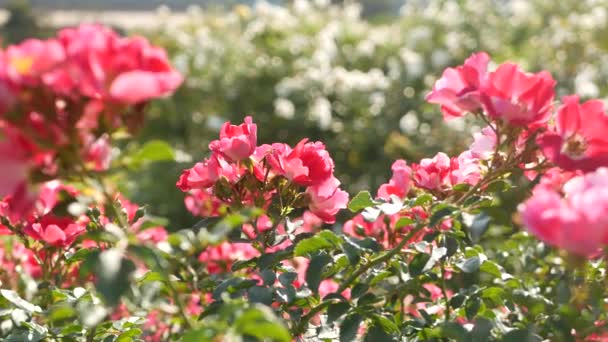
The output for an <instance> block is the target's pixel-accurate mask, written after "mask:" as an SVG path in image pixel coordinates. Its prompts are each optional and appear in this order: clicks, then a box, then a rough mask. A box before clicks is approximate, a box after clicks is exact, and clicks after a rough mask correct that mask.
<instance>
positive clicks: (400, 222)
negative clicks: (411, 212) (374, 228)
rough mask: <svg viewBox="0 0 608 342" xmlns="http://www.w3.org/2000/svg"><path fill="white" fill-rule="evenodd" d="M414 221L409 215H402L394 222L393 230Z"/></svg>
mask: <svg viewBox="0 0 608 342" xmlns="http://www.w3.org/2000/svg"><path fill="white" fill-rule="evenodd" d="M414 223H415V221H414V220H413V219H411V218H409V217H402V218H400V219H399V220H397V223H395V230H399V229H401V228H403V227H406V226H409V225H412V224H414Z"/></svg>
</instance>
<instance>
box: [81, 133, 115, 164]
mask: <svg viewBox="0 0 608 342" xmlns="http://www.w3.org/2000/svg"><path fill="white" fill-rule="evenodd" d="M93 139H94V138H93V137H90V138H89V139H88V140H90V141H91V142H90V143H89V144H88V146H87V147H86V149H85V151H84V153H85V155H84V161H85V162H88V163H91V164H93V165H94V167H93V169H94V170H95V171H104V170H107V169H109V168H110V162H111V161H112V146H111V145H110V138H109V137H108V135H107V134H104V135H103V136H101V137H99V138H97V139H95V140H93Z"/></svg>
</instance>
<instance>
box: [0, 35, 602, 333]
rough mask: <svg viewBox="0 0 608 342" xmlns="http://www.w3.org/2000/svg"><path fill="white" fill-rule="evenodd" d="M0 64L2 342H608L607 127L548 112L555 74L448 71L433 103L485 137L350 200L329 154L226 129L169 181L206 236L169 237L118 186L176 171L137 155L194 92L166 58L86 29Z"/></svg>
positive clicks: (585, 108) (597, 109)
mask: <svg viewBox="0 0 608 342" xmlns="http://www.w3.org/2000/svg"><path fill="white" fill-rule="evenodd" d="M1 57H2V58H1V59H0V60H1V61H2V64H1V67H2V70H1V72H0V84H1V85H2V87H1V88H2V89H3V92H2V101H0V102H2V103H3V104H4V107H3V110H2V112H1V113H0V123H1V125H0V128H1V132H2V135H1V136H2V140H1V145H0V160H1V161H2V166H4V171H5V173H4V174H3V175H2V177H1V181H0V196H1V198H2V201H1V202H0V219H1V221H0V224H1V226H0V228H1V229H0V232H1V233H2V239H1V240H0V243H1V244H0V263H1V264H2V268H1V270H0V281H1V282H2V289H1V290H0V308H1V309H2V310H0V320H1V323H0V335H1V336H2V338H3V339H4V340H7V341H24V340H27V341H43V340H46V341H80V340H85V341H132V340H145V341H171V340H182V341H218V340H221V341H231V340H247V341H249V340H259V341H292V340H295V341H319V340H340V341H353V340H362V341H399V340H457V341H471V340H474V341H486V340H501V341H519V340H525V341H541V340H544V339H546V340H559V341H561V340H564V341H569V340H573V341H578V340H580V341H583V340H589V341H593V340H604V339H606V338H607V337H608V336H607V335H606V329H607V327H606V326H605V322H606V319H608V317H607V315H608V310H607V309H608V307H607V306H608V304H607V303H606V298H607V295H608V294H607V293H606V281H607V279H608V278H607V275H606V267H607V265H606V260H607V259H608V258H606V250H607V249H606V248H607V247H608V246H607V244H608V214H607V209H608V208H605V207H604V206H603V205H604V204H605V203H604V202H606V203H608V201H607V198H606V196H608V195H606V194H607V192H605V189H606V187H607V184H608V183H607V181H606V179H608V178H606V177H608V162H607V161H608V159H607V157H606V152H605V149H604V140H603V137H602V135H601V132H602V128H603V127H604V126H605V125H604V121H605V117H604V115H605V113H604V108H603V106H602V105H601V102H599V101H597V100H591V101H588V102H585V103H583V104H580V102H579V100H578V97H576V96H575V95H573V96H567V97H564V98H563V104H562V105H556V104H554V98H556V96H555V94H554V86H555V85H556V82H555V81H554V80H553V78H552V77H551V75H550V74H549V73H548V72H547V71H541V72H537V73H529V72H526V71H524V69H523V68H522V67H520V66H519V65H517V64H514V63H511V62H505V63H503V64H500V65H498V66H497V67H495V68H494V67H492V68H488V64H489V59H490V57H489V55H487V54H485V53H483V52H480V53H477V54H474V55H473V56H471V57H470V58H469V59H468V60H466V61H465V62H464V65H462V66H458V67H454V68H449V69H447V70H446V71H445V72H444V73H443V77H441V78H440V79H439V80H438V81H437V82H436V83H435V85H434V86H433V87H432V89H430V92H429V94H428V95H427V99H428V100H429V101H430V102H432V103H436V104H439V105H440V109H441V111H442V112H443V114H444V117H445V118H446V119H452V118H453V117H462V116H468V117H470V118H471V120H473V121H476V122H479V123H482V124H483V125H484V126H485V128H484V129H483V130H482V131H481V132H478V133H475V134H474V137H473V138H474V139H473V140H474V142H473V143H472V144H471V146H470V147H469V149H467V150H465V151H463V152H461V153H459V154H458V155H452V156H449V155H448V154H446V153H443V152H440V153H437V154H436V155H435V156H434V157H432V158H423V159H421V160H419V161H416V160H407V161H406V160H397V161H394V162H393V164H392V167H391V170H392V176H391V177H390V179H388V180H386V182H385V183H384V184H382V185H381V186H379V188H378V189H377V190H376V191H362V192H359V193H358V194H356V195H354V196H352V197H351V196H349V194H348V193H347V192H346V191H344V190H343V186H344V184H342V183H341V180H340V179H339V173H338V172H337V170H336V164H335V163H334V159H333V156H332V153H331V151H330V150H329V149H327V148H326V146H325V145H324V143H323V142H320V141H311V140H309V139H308V138H307V137H300V139H301V140H300V142H299V143H297V144H295V145H289V144H288V143H283V142H279V141H272V142H271V143H259V142H258V133H262V134H268V133H267V132H265V133H264V131H265V130H264V126H263V125H260V127H259V128H260V130H259V131H258V124H257V123H256V121H255V118H254V117H251V116H248V117H246V118H245V119H244V122H243V123H237V124H233V123H230V122H226V123H224V124H223V125H222V127H221V130H220V134H219V138H218V139H217V140H213V141H211V142H210V144H209V145H208V151H207V154H206V155H205V157H202V158H201V160H200V161H199V162H197V163H195V164H194V165H191V167H189V168H187V169H186V170H183V172H182V174H181V176H180V177H179V178H178V179H176V180H175V181H176V186H177V188H179V189H180V190H181V191H183V192H184V193H185V196H184V204H185V206H186V208H187V209H188V210H189V211H190V212H191V213H192V215H193V216H197V217H200V218H201V220H200V221H199V222H198V223H197V224H196V225H194V226H193V227H190V228H187V229H183V230H180V231H177V232H173V233H169V232H168V231H167V230H165V229H164V228H163V226H164V225H166V224H167V222H166V221H164V220H162V219H161V218H158V217H154V216H152V215H150V214H149V213H147V212H146V209H145V207H144V206H140V205H138V204H135V203H132V202H130V201H129V200H128V198H127V197H126V196H125V195H123V194H122V193H121V191H120V190H121V189H120V186H119V184H118V181H117V180H120V179H121V178H120V175H121V172H122V171H123V170H124V169H133V168H138V167H140V166H142V165H148V163H150V162H153V161H159V160H172V159H175V155H174V153H173V152H172V150H171V149H170V147H168V146H167V145H166V144H164V143H162V142H160V141H152V142H149V143H148V144H146V145H144V146H143V147H141V148H140V149H139V150H133V149H132V148H131V147H129V145H128V144H126V143H125V142H124V140H127V139H129V138H130V137H132V135H134V134H136V132H137V131H138V129H139V128H140V127H141V126H142V124H143V122H144V118H145V115H144V112H145V108H146V104H147V103H148V102H149V101H150V100H153V99H155V98H158V97H161V96H165V95H170V94H171V93H172V92H173V91H175V90H176V88H177V87H178V86H179V85H180V83H181V81H182V77H181V76H180V75H179V74H178V73H177V72H176V71H175V70H174V69H173V67H172V66H171V64H170V63H169V62H168V60H167V58H166V56H165V54H164V52H163V50H162V49H160V48H158V47H155V46H153V45H151V44H149V43H148V42H147V41H146V40H145V39H143V38H124V37H120V36H118V35H117V34H115V33H114V32H113V31H111V30H109V29H107V28H104V27H101V26H89V25H85V26H81V27H78V28H74V29H66V30H63V31H61V32H59V34H58V37H57V38H52V39H49V40H29V41H26V42H24V43H22V44H20V45H15V46H9V47H8V48H6V49H5V50H3V51H2V54H1ZM437 115H439V116H440V114H439V113H437ZM292 134H294V135H297V134H298V131H293V132H292ZM277 140H280V139H277ZM387 168H388V165H387ZM157 186H158V187H167V188H168V187H170V186H173V185H172V184H157ZM372 193H375V194H376V195H375V196H373V195H372ZM345 209H348V213H347V210H345Z"/></svg>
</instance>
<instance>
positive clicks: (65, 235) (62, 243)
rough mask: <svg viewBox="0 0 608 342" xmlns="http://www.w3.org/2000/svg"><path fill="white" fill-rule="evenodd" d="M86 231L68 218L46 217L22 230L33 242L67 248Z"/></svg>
mask: <svg viewBox="0 0 608 342" xmlns="http://www.w3.org/2000/svg"><path fill="white" fill-rule="evenodd" d="M85 230H86V228H85V227H83V226H82V225H81V224H79V223H77V222H74V221H73V220H71V219H69V218H59V217H55V216H52V215H46V216H44V217H43V218H42V219H40V221H39V222H36V223H31V224H29V225H27V226H26V227H25V228H24V230H23V231H24V233H25V234H27V235H29V236H31V237H32V238H33V239H35V240H39V241H42V242H44V243H47V244H49V245H52V246H55V247H68V246H70V245H71V244H72V243H73V242H74V240H75V239H76V238H77V237H78V236H79V235H80V234H82V233H84V232H85Z"/></svg>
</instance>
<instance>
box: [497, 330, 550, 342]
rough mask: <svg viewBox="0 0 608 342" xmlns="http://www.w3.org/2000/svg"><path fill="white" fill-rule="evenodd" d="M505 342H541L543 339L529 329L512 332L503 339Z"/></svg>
mask: <svg viewBox="0 0 608 342" xmlns="http://www.w3.org/2000/svg"><path fill="white" fill-rule="evenodd" d="M502 341H503V342H541V341H542V339H541V338H540V337H538V336H537V335H535V334H533V333H532V331H530V330H528V329H516V330H511V331H509V332H508V333H506V334H505V336H503V338H502Z"/></svg>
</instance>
